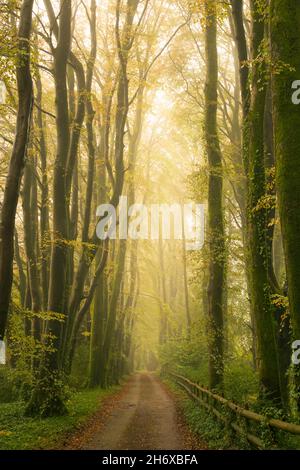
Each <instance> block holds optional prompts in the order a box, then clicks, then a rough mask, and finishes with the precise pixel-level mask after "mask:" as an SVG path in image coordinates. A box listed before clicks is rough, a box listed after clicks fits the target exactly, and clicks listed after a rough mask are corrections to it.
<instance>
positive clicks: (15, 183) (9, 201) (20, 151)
mask: <svg viewBox="0 0 300 470" xmlns="http://www.w3.org/2000/svg"><path fill="white" fill-rule="evenodd" d="M32 6H33V0H24V1H23V3H22V8H21V12H20V23H19V30H18V52H17V72H16V73H17V86H18V98H19V104H18V113H17V124H16V135H15V141H14V146H13V150H12V155H11V159H10V163H9V169H8V176H7V179H6V185H5V190H4V196H3V205H2V213H1V223H0V340H2V339H3V338H4V334H5V329H6V324H7V316H8V309H9V303H10V296H11V288H12V279H13V258H14V229H15V216H16V210H17V204H18V199H19V192H20V184H21V178H22V171H23V168H24V162H25V155H26V148H27V142H28V135H29V131H30V121H31V111H32V102H33V86H32V79H31V73H30V34H31V23H32Z"/></svg>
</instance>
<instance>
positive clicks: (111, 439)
mask: <svg viewBox="0 0 300 470" xmlns="http://www.w3.org/2000/svg"><path fill="white" fill-rule="evenodd" d="M94 423H95V421H94ZM93 427H94V429H93V433H92V435H91V432H89V436H90V437H89V438H87V440H86V441H85V442H83V443H82V445H81V446H80V447H81V448H82V449H87V450H138V449H147V450H157V449H161V450H172V449H177V450H178V449H193V450H194V449H199V448H204V447H203V446H202V447H199V446H200V444H199V442H198V441H197V440H195V438H194V437H192V436H191V434H190V433H189V431H188V429H187V427H186V425H185V424H184V423H183V422H182V418H181V417H180V416H179V414H178V412H177V410H176V405H175V403H174V400H173V399H172V397H171V396H170V394H169V393H168V392H167V390H166V388H165V387H164V385H163V384H162V383H161V382H160V381H159V379H158V378H157V377H156V376H155V375H152V374H146V373H144V374H142V373H141V374H136V375H135V376H133V377H132V378H131V380H130V381H129V383H128V384H127V386H126V388H125V390H124V393H122V394H121V395H120V398H119V399H118V400H117V402H116V403H115V404H114V406H113V407H112V409H110V410H109V412H108V413H106V414H105V421H104V423H102V424H101V425H100V423H99V428H98V429H97V426H93ZM90 431H91V430H90Z"/></svg>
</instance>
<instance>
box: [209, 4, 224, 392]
mask: <svg viewBox="0 0 300 470" xmlns="http://www.w3.org/2000/svg"><path fill="white" fill-rule="evenodd" d="M205 11H206V26H205V52H206V67H207V72H206V73H207V75H206V84H205V141H206V152H207V157H208V168H209V182H208V244H209V274H208V322H209V355H210V356H209V378H210V387H211V388H216V387H218V388H221V389H222V388H223V369H224V357H223V355H224V344H223V343H224V338H223V336H224V332H223V326H224V312H223V308H224V294H225V292H224V289H225V263H226V247H225V229H224V211H223V174H222V157H221V150H220V144H219V139H218V135H217V101H218V96H217V88H218V52H217V17H216V15H217V13H216V2H214V1H213V2H206V3H205Z"/></svg>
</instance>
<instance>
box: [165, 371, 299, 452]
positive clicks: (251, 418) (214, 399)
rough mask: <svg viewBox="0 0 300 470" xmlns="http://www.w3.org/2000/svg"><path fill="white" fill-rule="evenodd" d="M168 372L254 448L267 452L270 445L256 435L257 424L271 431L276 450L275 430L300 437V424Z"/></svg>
mask: <svg viewBox="0 0 300 470" xmlns="http://www.w3.org/2000/svg"><path fill="white" fill-rule="evenodd" d="M165 372H166V374H167V375H169V376H170V377H171V378H172V379H173V380H174V381H175V382H176V383H177V384H178V385H179V386H180V387H181V388H183V389H184V390H185V392H186V393H187V394H188V395H189V396H190V397H191V398H193V399H194V400H195V401H197V402H198V403H200V405H201V406H203V407H204V408H206V409H207V410H208V411H209V412H210V413H213V414H214V415H215V416H216V417H217V418H218V420H219V421H221V422H222V423H223V424H224V425H225V426H226V428H227V429H228V430H233V431H234V432H235V433H236V434H239V435H241V436H244V437H246V438H247V440H248V441H249V442H250V443H251V444H252V445H253V446H255V447H257V448H259V449H264V448H265V447H266V446H265V443H264V442H263V440H262V439H261V438H260V437H258V436H257V435H256V434H255V432H256V431H257V429H256V430H255V429H254V427H253V425H256V427H257V425H260V426H261V427H262V428H263V429H265V430H266V429H268V430H269V432H270V437H271V440H272V441H273V445H272V447H276V435H275V431H285V432H287V433H290V434H294V435H299V436H300V425H298V424H293V423H288V422H286V421H282V420H280V419H275V418H269V417H267V416H263V415H260V414H258V413H255V412H254V411H250V410H247V409H245V408H242V407H241V406H239V405H236V404H235V403H233V402H232V401H230V400H227V399H226V398H224V397H222V396H220V395H217V394H216V393H214V392H212V391H211V390H208V389H206V388H204V387H202V386H201V385H199V384H196V383H193V382H191V381H190V380H189V379H187V378H186V377H184V376H183V375H180V374H176V373H174V372H171V371H168V370H166V371H165Z"/></svg>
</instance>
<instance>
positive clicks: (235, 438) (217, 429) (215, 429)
mask: <svg viewBox="0 0 300 470" xmlns="http://www.w3.org/2000/svg"><path fill="white" fill-rule="evenodd" d="M190 378H191V377H190ZM191 379H192V378H191ZM163 380H164V382H165V383H166V384H167V385H168V387H169V388H170V389H171V390H172V391H173V393H174V394H175V396H176V397H177V400H178V403H179V404H180V407H181V409H182V411H183V414H184V416H185V419H186V421H187V424H188V425H189V427H190V429H191V430H192V431H193V432H194V433H195V434H197V435H198V436H200V438H201V439H203V440H204V441H205V442H206V443H207V446H208V448H209V449H220V450H226V449H240V450H249V449H252V448H253V447H252V446H251V445H250V444H249V442H248V441H247V439H246V437H245V436H241V435H237V434H236V433H234V432H233V431H232V429H231V428H230V429H227V427H225V426H224V424H223V423H221V422H220V421H219V420H218V419H217V418H216V417H215V416H214V415H213V414H210V413H209V412H208V411H207V410H206V409H204V408H203V407H202V406H201V405H200V404H199V403H197V402H196V401H194V400H192V399H191V398H189V397H188V396H187V394H186V393H185V392H184V391H183V390H182V389H181V388H180V387H179V386H178V385H176V384H175V383H174V382H173V381H172V380H169V379H167V378H164V379H163ZM194 380H195V378H194ZM256 411H257V412H259V413H260V414H262V415H264V416H267V417H273V418H277V419H283V416H282V414H281V412H280V411H279V410H278V409H276V408H274V407H270V405H268V406H267V405H266V404H265V405H264V406H263V405H261V404H260V406H259V409H257V410H256ZM226 412H227V411H226V410H225V409H224V410H223V415H224V416H226ZM243 424H244V423H243V422H242V423H239V425H241V426H243ZM248 431H250V432H252V434H255V435H256V436H257V437H259V438H260V439H261V440H262V442H263V446H264V449H274V448H277V449H285V450H299V449H300V436H294V435H291V434H289V433H286V432H284V431H276V432H274V431H273V430H272V429H271V428H269V426H267V425H260V426H256V427H255V430H254V428H252V429H250V428H249V430H248Z"/></svg>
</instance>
